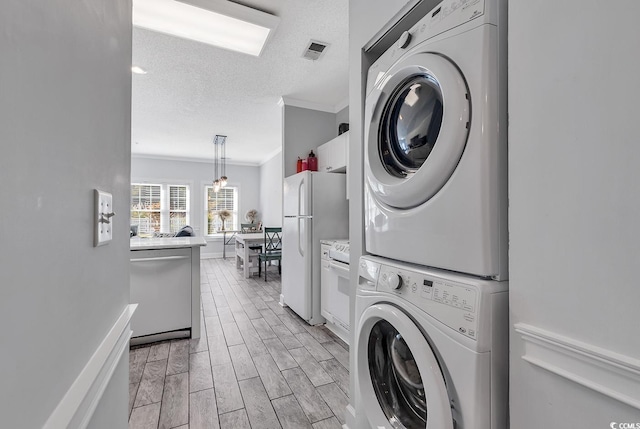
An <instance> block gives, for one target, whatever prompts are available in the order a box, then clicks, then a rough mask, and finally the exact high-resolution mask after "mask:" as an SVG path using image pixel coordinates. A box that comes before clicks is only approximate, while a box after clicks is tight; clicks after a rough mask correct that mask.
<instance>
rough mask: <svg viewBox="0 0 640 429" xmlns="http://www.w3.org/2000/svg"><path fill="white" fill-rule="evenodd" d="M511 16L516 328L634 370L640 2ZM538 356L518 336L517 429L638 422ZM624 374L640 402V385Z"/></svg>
mask: <svg viewBox="0 0 640 429" xmlns="http://www.w3.org/2000/svg"><path fill="white" fill-rule="evenodd" d="M551 6H552V9H553V10H552V13H550V7H551ZM509 7H510V10H509V20H510V22H509V117H510V125H509V126H510V129H509V146H510V154H509V170H510V177H509V186H510V212H509V219H510V307H511V317H512V322H513V323H522V324H526V325H529V326H533V327H536V328H541V329H544V330H545V331H548V332H550V333H552V334H554V335H560V336H564V337H566V338H568V339H570V340H572V341H580V342H582V343H583V345H584V346H585V347H586V348H587V349H593V347H600V348H601V351H602V352H603V353H605V354H610V353H617V354H618V356H617V357H618V358H620V359H627V361H628V363H629V365H630V367H634V366H635V368H636V371H637V370H638V369H640V366H639V365H640V340H639V338H640V336H639V334H638V326H640V325H639V323H638V309H637V306H638V303H639V302H640V287H639V286H638V265H639V262H640V228H639V227H638V219H640V199H639V198H638V183H639V182H640V167H639V166H640V146H639V145H638V144H637V141H638V127H637V118H636V116H637V113H638V99H640V85H638V76H639V75H640V59H639V58H640V57H638V55H637V54H638V47H639V46H640V30H639V27H638V23H637V16H638V15H639V14H640V3H638V2H636V1H631V0H628V1H621V2H615V6H614V5H610V4H602V3H596V2H584V1H579V0H568V1H564V2H554V3H553V5H551V4H550V3H549V2H525V1H516V2H510V3H509ZM530 346H531V345H529V346H527V347H525V344H524V343H523V341H522V339H521V337H520V335H519V334H517V333H516V332H513V333H512V337H511V349H512V350H511V398H510V399H511V427H512V428H517V429H539V428H543V427H544V428H563V427H576V428H577V427H580V428H593V429H596V428H608V427H610V426H609V425H610V422H633V423H636V422H640V410H639V409H637V408H632V407H630V406H627V405H623V404H622V403H621V402H618V401H616V400H613V399H611V398H609V397H607V396H605V395H602V394H600V393H596V392H594V391H592V390H590V389H588V388H586V387H583V386H582V385H579V384H576V383H574V382H572V381H569V380H567V379H565V378H562V377H560V376H558V375H555V374H553V373H551V372H548V371H545V370H543V369H541V368H539V367H537V366H534V365H532V364H530V363H528V362H525V361H524V360H523V359H521V356H522V355H529V354H531V353H532V352H533V351H535V350H534V349H532V348H531V347H530ZM554 359H555V358H554V357H553V356H548V357H545V358H544V361H547V360H548V361H550V363H552V364H555V363H556V362H555V361H554ZM578 368H579V365H573V367H571V365H570V368H569V371H570V372H572V371H575V370H578ZM595 374H596V371H593V372H592V373H591V374H590V375H589V376H588V377H587V381H588V378H589V377H591V376H595ZM622 374H623V378H626V382H628V383H632V385H631V388H632V389H633V390H634V391H635V399H636V400H637V401H638V400H640V384H639V382H638V378H637V375H636V376H635V377H636V378H635V381H633V380H634V379H633V378H632V377H625V376H624V374H629V373H628V372H622ZM623 384H624V383H622V382H621V381H616V382H615V383H614V385H613V386H612V387H613V388H614V389H619V388H621V387H622V385H623ZM634 384H635V387H634Z"/></svg>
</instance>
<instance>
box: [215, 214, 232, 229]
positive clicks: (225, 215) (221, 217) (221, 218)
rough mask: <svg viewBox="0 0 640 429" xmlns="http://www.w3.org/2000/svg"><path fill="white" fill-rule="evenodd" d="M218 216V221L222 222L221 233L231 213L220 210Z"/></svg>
mask: <svg viewBox="0 0 640 429" xmlns="http://www.w3.org/2000/svg"><path fill="white" fill-rule="evenodd" d="M218 216H219V217H220V220H221V221H222V229H221V230H222V231H224V221H225V220H227V219H229V218H230V217H231V212H230V211H229V210H220V211H219V212H218Z"/></svg>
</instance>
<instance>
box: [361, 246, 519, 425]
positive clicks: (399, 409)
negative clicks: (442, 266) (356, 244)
mask: <svg viewBox="0 0 640 429" xmlns="http://www.w3.org/2000/svg"><path fill="white" fill-rule="evenodd" d="M359 276H360V277H359V285H358V289H357V292H356V305H355V344H353V345H352V349H351V350H352V353H355V380H356V386H355V387H356V391H355V396H356V397H355V398H354V399H355V401H354V403H355V406H356V419H357V427H358V429H363V428H367V427H371V428H376V429H378V428H394V429H398V428H427V429H506V428H507V427H508V416H507V414H508V407H507V403H508V373H509V369H508V361H509V356H508V329H509V324H508V292H507V289H508V288H507V282H498V281H492V280H485V279H480V278H478V277H474V276H468V275H463V274H455V273H451V272H448V271H444V270H438V269H428V268H425V267H421V266H417V265H413V264H406V263H398V262H395V261H392V260H389V259H385V258H379V257H375V256H364V257H362V258H361V259H360V265H359Z"/></svg>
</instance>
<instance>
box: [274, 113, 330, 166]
mask: <svg viewBox="0 0 640 429" xmlns="http://www.w3.org/2000/svg"><path fill="white" fill-rule="evenodd" d="M282 109H283V113H282V128H283V129H282V153H283V163H284V164H283V169H284V177H289V176H291V175H292V174H296V161H297V159H298V157H300V158H303V159H304V158H306V157H307V156H308V155H309V152H310V151H311V150H312V149H313V150H314V151H315V150H316V149H317V148H318V146H320V145H321V144H323V143H326V142H328V141H329V140H331V139H332V138H334V137H335V136H337V135H338V129H337V127H336V125H335V123H336V115H335V113H328V112H322V111H319V110H312V109H305V108H303V107H297V106H288V105H286V104H285V105H284V106H283V107H282Z"/></svg>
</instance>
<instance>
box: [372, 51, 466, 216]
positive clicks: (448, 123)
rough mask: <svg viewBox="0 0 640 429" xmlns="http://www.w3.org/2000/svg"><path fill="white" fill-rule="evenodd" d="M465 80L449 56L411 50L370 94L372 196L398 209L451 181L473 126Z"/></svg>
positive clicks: (415, 203)
mask: <svg viewBox="0 0 640 429" xmlns="http://www.w3.org/2000/svg"><path fill="white" fill-rule="evenodd" d="M470 111H471V108H470V102H469V92H468V90H467V85H466V82H465V80H464V78H463V77H462V74H461V73H460V71H459V70H458V68H457V67H456V66H455V65H454V64H453V63H451V62H450V61H449V60H448V59H446V58H444V57H442V56H440V55H436V54H430V53H418V54H413V55H410V56H408V57H407V58H405V59H404V60H401V61H399V62H398V63H397V64H395V65H394V66H393V67H392V68H391V69H390V70H389V71H388V72H387V74H386V75H385V76H383V77H382V78H381V79H380V80H379V82H378V84H377V85H376V87H375V88H374V90H373V91H372V93H371V94H369V96H368V97H367V114H368V117H367V118H368V122H369V123H368V124H367V126H368V129H367V130H366V132H367V135H366V142H367V150H366V169H367V171H366V175H367V182H368V184H369V186H370V187H371V190H372V192H373V193H374V195H375V196H376V197H377V198H378V199H379V200H380V201H382V202H383V203H385V204H387V205H389V206H391V207H397V208H410V207H415V206H417V205H420V204H422V203H424V202H426V201H428V200H429V199H430V198H431V197H433V196H434V195H435V194H436V193H437V192H438V191H439V190H440V189H441V188H442V187H443V186H444V184H445V183H446V182H447V180H449V178H450V177H451V175H452V174H453V171H454V170H455V168H456V166H457V165H458V162H459V161H460V158H461V156H462V152H463V151H464V147H465V144H466V141H467V136H468V132H469V126H470V122H469V121H470V115H471V113H470Z"/></svg>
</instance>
